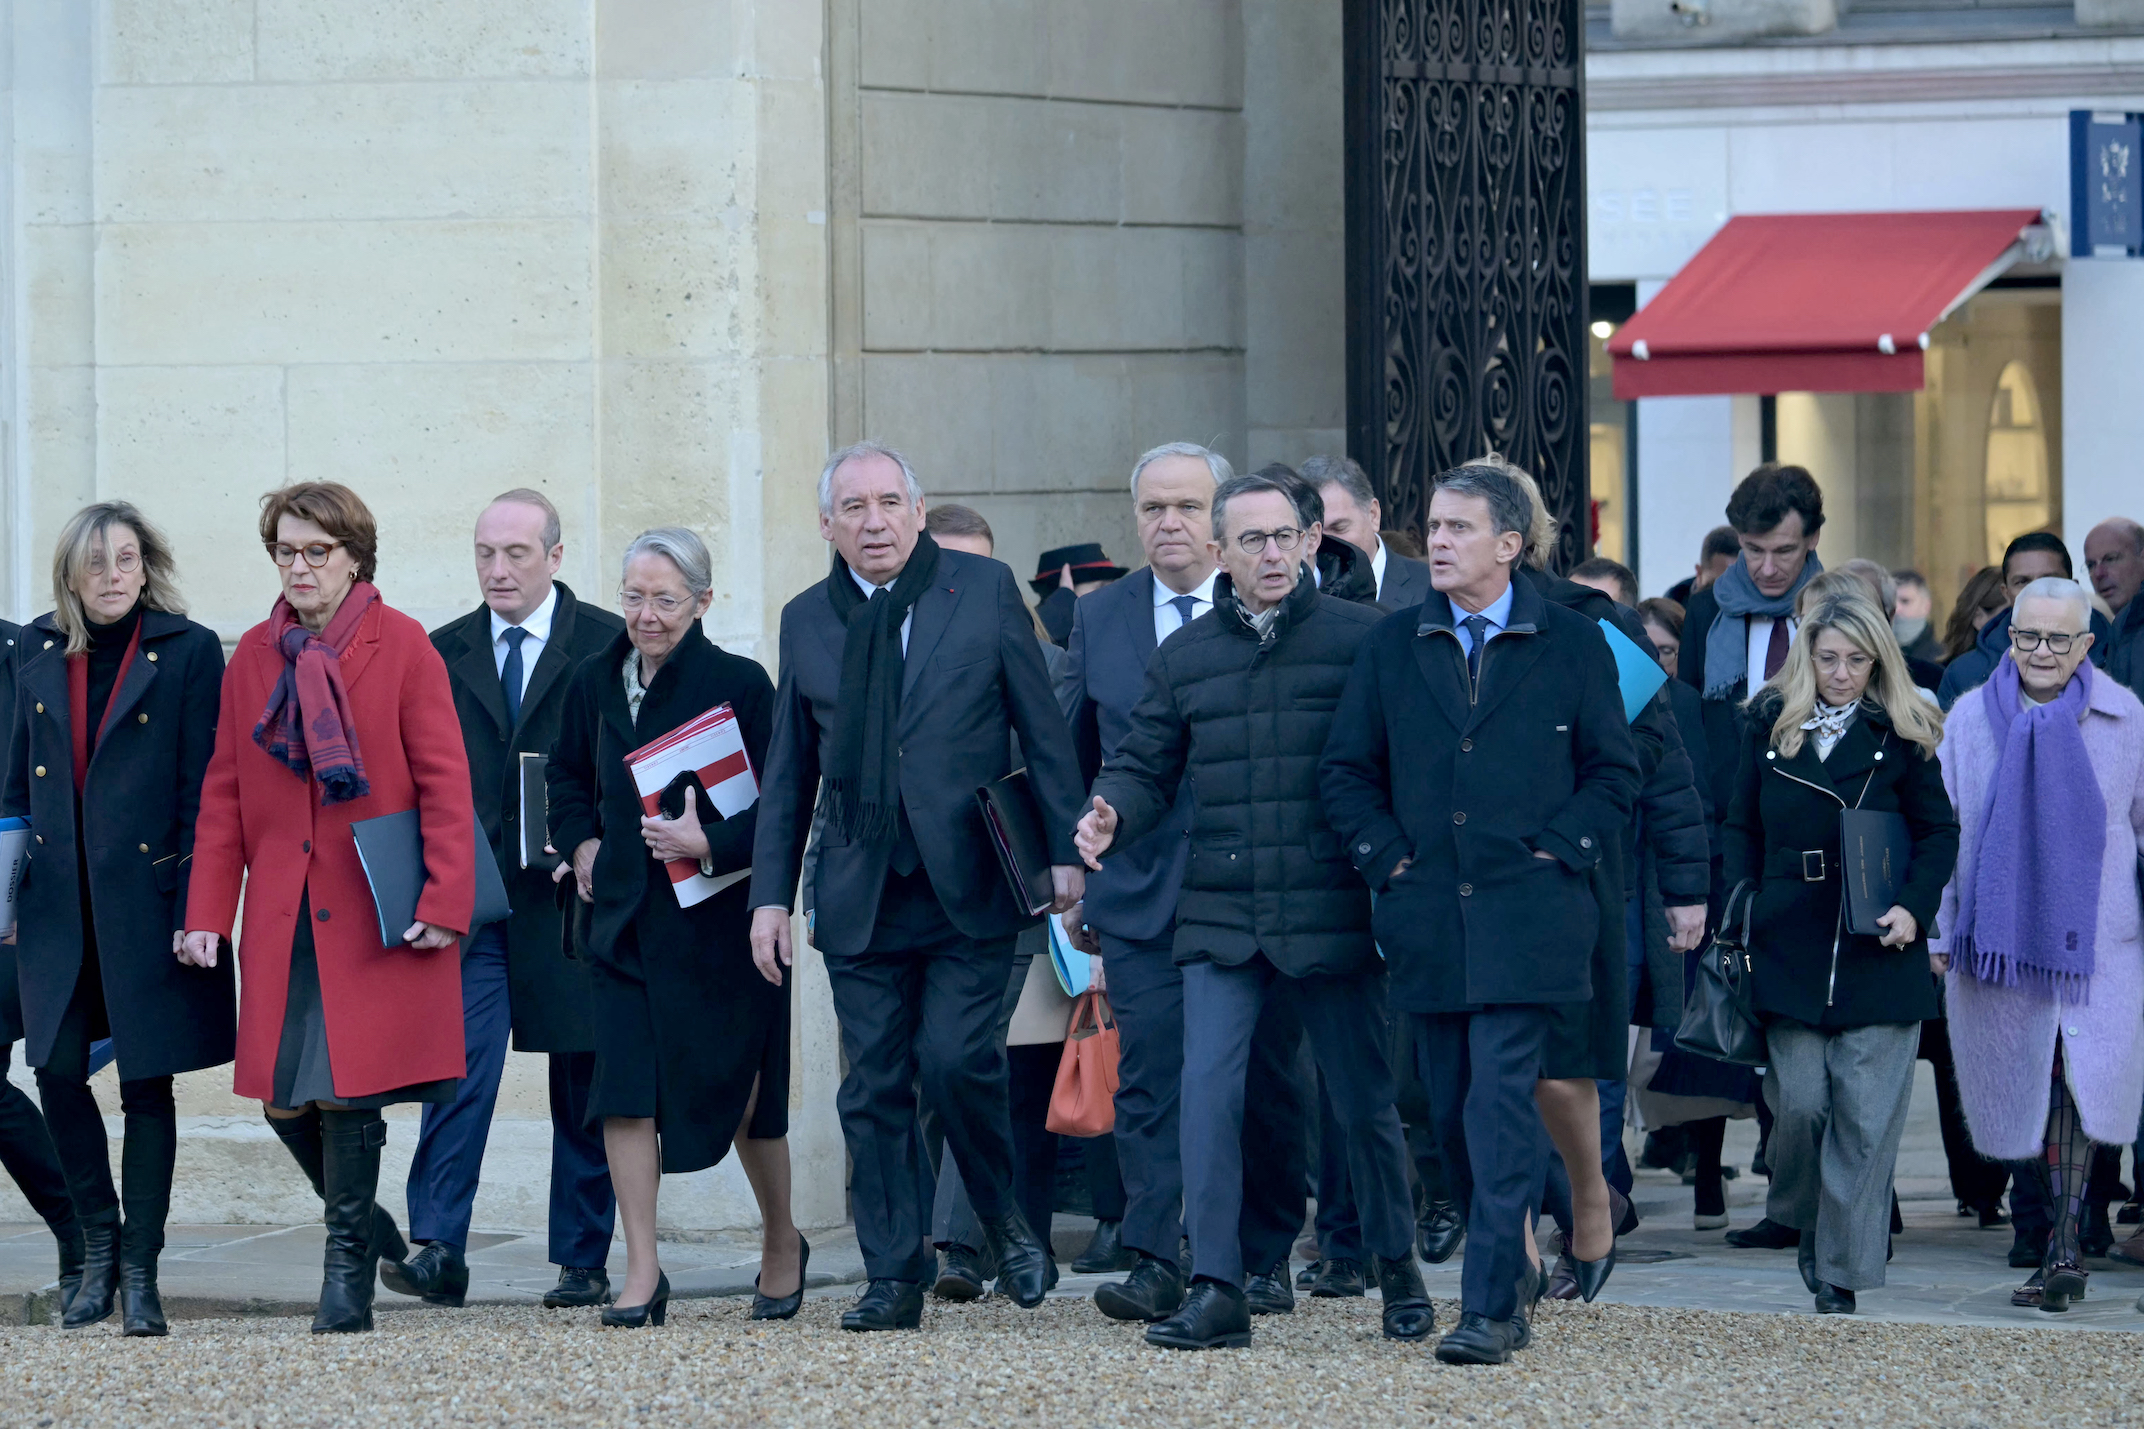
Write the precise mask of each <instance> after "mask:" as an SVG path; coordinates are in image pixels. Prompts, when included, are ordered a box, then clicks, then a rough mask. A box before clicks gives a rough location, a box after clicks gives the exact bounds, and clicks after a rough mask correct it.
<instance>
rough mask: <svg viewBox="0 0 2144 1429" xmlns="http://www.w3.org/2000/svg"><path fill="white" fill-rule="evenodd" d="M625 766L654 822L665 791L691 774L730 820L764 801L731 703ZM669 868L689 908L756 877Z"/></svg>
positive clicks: (681, 863) (685, 865) (676, 862)
mask: <svg viewBox="0 0 2144 1429" xmlns="http://www.w3.org/2000/svg"><path fill="white" fill-rule="evenodd" d="M625 767H626V768H627V769H630V770H631V771H632V773H633V788H634V790H635V791H636V792H638V793H639V795H640V806H641V807H642V808H643V809H646V810H647V811H648V816H649V817H650V818H655V817H658V816H660V814H661V807H660V805H661V799H662V793H663V790H665V789H667V788H669V787H670V781H671V780H673V779H675V778H677V776H678V775H680V774H682V773H684V772H685V771H686V770H691V771H692V772H693V773H694V774H697V775H698V776H699V779H700V785H701V787H702V788H704V789H706V790H707V795H708V798H709V799H710V800H712V801H713V803H714V806H715V808H716V809H718V810H720V811H721V814H722V817H723V818H725V819H734V818H736V817H737V816H738V815H739V814H741V813H743V812H744V811H745V810H746V809H749V808H751V807H752V805H753V804H755V803H757V802H758V801H759V780H758V778H757V777H756V776H755V775H754V774H753V773H752V759H751V756H750V755H748V754H746V753H745V750H744V733H743V731H741V730H739V729H738V727H737V712H736V711H735V710H732V709H731V708H730V707H729V706H728V705H727V704H720V705H716V706H715V707H714V708H713V709H711V710H709V711H707V713H705V714H702V715H698V716H695V717H694V718H693V719H691V720H689V721H688V722H686V723H684V724H681V725H679V726H678V727H677V728H676V729H673V730H671V731H670V732H669V733H668V734H666V735H664V736H663V737H662V738H660V739H657V740H654V741H652V742H650V743H648V744H644V745H642V746H641V747H640V748H638V749H636V750H634V751H633V752H632V753H631V754H628V755H626V756H625ZM664 866H665V867H667V868H668V869H669V870H670V891H671V892H673V893H675V894H676V895H677V901H678V905H679V906H680V907H683V908H690V907H692V906H693V905H694V904H696V903H701V902H705V901H706V900H707V899H709V898H712V897H714V896H715V895H716V894H717V893H720V892H721V891H722V890H723V889H725V888H727V887H729V886H730V885H731V884H733V883H736V882H737V881H739V880H740V879H743V878H747V877H749V876H750V875H751V872H752V870H751V869H749V868H740V869H738V870H737V871H736V872H734V873H725V874H721V875H719V876H717V877H715V878H707V877H704V876H703V875H702V874H701V873H700V865H699V864H698V863H696V862H695V861H693V860H692V859H689V858H674V859H671V860H670V861H669V862H668V863H667V864H665V865H664Z"/></svg>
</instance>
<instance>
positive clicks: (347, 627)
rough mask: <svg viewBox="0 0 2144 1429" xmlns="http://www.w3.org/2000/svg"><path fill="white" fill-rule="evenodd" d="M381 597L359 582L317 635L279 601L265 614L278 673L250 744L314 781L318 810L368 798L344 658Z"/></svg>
mask: <svg viewBox="0 0 2144 1429" xmlns="http://www.w3.org/2000/svg"><path fill="white" fill-rule="evenodd" d="M379 598H380V593H379V591H378V590H376V589H375V588H374V587H373V586H372V584H371V583H370V582H368V581H359V582H357V584H355V585H353V586H351V587H350V593H349V594H348V595H346V596H344V597H343V601H342V608H341V609H340V610H338V611H336V612H335V618H334V619H333V620H331V621H329V622H328V628H327V629H326V630H325V631H323V632H322V633H321V634H319V635H315V634H313V633H312V632H311V631H309V630H307V629H306V628H305V627H304V626H303V625H301V624H299V622H298V615H297V612H296V611H294V610H292V609H291V608H290V602H289V601H287V600H284V599H282V598H280V597H278V598H277V600H276V603H275V609H274V610H273V611H271V612H269V615H268V639H269V641H270V642H271V643H272V644H273V645H274V646H275V648H276V649H277V650H279V651H281V652H282V655H283V673H282V674H280V675H278V676H277V677H276V682H275V689H274V691H273V692H271V693H270V694H269V696H268V708H267V709H265V710H263V711H261V719H260V723H259V724H256V725H255V726H253V742H254V743H255V744H257V745H259V746H260V747H261V748H262V749H264V750H266V751H267V753H268V757H269V758H270V759H273V760H275V761H276V762H277V763H278V764H281V765H283V766H284V767H285V768H287V769H289V770H290V772H291V773H293V774H295V775H297V776H298V777H299V778H300V779H318V780H319V781H320V802H321V803H323V804H344V803H348V802H349V801H350V800H352V799H362V798H363V797H364V796H365V795H367V794H369V793H371V792H372V786H371V785H370V784H369V783H367V782H366V780H365V757H364V755H363V754H361V753H360V752H359V751H358V747H357V725H356V722H355V721H354V720H353V719H352V718H351V717H350V692H349V691H348V690H346V689H344V688H343V683H342V652H343V651H344V650H345V649H346V648H347V647H348V646H349V644H350V637H351V636H352V635H354V634H356V633H357V623H358V622H359V621H360V620H362V619H364V616H365V611H366V610H367V609H369V608H370V607H371V605H372V603H373V602H374V601H376V600H378V599H379Z"/></svg>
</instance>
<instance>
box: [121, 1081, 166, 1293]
mask: <svg viewBox="0 0 2144 1429" xmlns="http://www.w3.org/2000/svg"><path fill="white" fill-rule="evenodd" d="M119 1106H120V1110H121V1112H122V1113H124V1115H125V1118H126V1140H125V1141H124V1143H123V1144H122V1146H121V1149H120V1154H119V1204H120V1207H121V1209H122V1210H123V1211H124V1213H125V1218H126V1219H125V1223H124V1225H123V1226H122V1228H121V1230H120V1232H119V1309H120V1315H121V1318H122V1321H123V1332H124V1333H126V1334H129V1335H162V1334H167V1333H169V1331H168V1328H167V1327H166V1325H165V1323H164V1302H163V1300H162V1298H161V1297H160V1296H159V1295H158V1294H157V1288H156V1258H157V1256H158V1255H159V1254H160V1253H162V1251H163V1249H164V1223H165V1221H167V1220H168V1219H170V1216H171V1173H172V1168H173V1166H174V1165H175V1163H176V1162H177V1160H178V1154H179V1117H178V1111H177V1109H176V1107H175V1106H174V1105H173V1103H172V1098H171V1078H169V1077H144V1078H141V1079H140V1080H138V1081H128V1082H121V1083H120V1084H119Z"/></svg>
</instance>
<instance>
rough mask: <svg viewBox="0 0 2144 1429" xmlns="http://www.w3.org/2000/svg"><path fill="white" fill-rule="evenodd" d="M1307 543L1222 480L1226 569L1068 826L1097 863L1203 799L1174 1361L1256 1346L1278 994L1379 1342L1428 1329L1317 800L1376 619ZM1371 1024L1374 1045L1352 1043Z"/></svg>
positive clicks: (1187, 987) (1391, 1119)
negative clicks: (1183, 805)
mask: <svg viewBox="0 0 2144 1429" xmlns="http://www.w3.org/2000/svg"><path fill="white" fill-rule="evenodd" d="M1318 538H1319V532H1318V528H1317V522H1316V521H1315V520H1314V519H1310V518H1308V517H1307V516H1306V514H1305V512H1304V511H1303V509H1302V507H1301V506H1300V505H1298V504H1297V499H1296V496H1295V493H1294V491H1293V490H1292V489H1291V484H1290V483H1288V482H1285V481H1283V480H1282V479H1280V478H1279V477H1278V476H1274V475H1268V474H1266V473H1260V474H1259V475H1256V476H1239V477H1236V478H1234V479H1232V480H1230V481H1226V482H1223V483H1222V484H1221V487H1220V489H1219V490H1218V491H1216V492H1215V493H1214V498H1213V536H1212V537H1211V539H1210V542H1209V544H1210V545H1211V546H1212V548H1213V552H1214V556H1215V558H1216V559H1217V560H1218V561H1219V562H1220V564H1221V565H1222V566H1223V568H1224V571H1225V575H1224V577H1223V579H1221V580H1218V581H1216V582H1215V584H1214V608H1213V610H1212V611H1210V612H1209V613H1207V614H1206V615H1203V616H1200V617H1199V618H1198V619H1196V620H1194V621H1192V622H1191V623H1190V624H1189V625H1187V626H1185V627H1184V628H1183V629H1181V630H1178V631H1177V632H1176V633H1174V634H1173V635H1171V636H1170V637H1169V638H1168V639H1167V640H1165V641H1163V642H1162V645H1161V648H1160V649H1159V650H1157V651H1156V652H1155V653H1154V658H1153V660H1152V661H1151V662H1150V663H1149V664H1148V666H1147V678H1146V690H1145V693H1144V694H1143V695H1142V696H1141V698H1140V701H1139V704H1138V706H1137V707H1136V708H1134V709H1133V711H1132V715H1131V727H1130V729H1129V730H1128V731H1127V732H1126V734H1125V735H1124V737H1123V739H1122V740H1120V741H1119V742H1118V745H1117V750H1116V753H1115V754H1114V755H1112V756H1111V758H1110V760H1109V762H1108V763H1107V764H1105V765H1103V766H1102V772H1101V774H1100V776H1099V777H1098V778H1097V779H1096V780H1095V782H1094V797H1093V807H1092V808H1091V809H1090V810H1089V811H1088V812H1087V813H1085V814H1084V815H1082V816H1081V819H1080V831H1079V844H1080V851H1081V853H1082V855H1083V856H1085V857H1086V858H1087V860H1088V862H1089V865H1090V867H1097V866H1103V865H1101V864H1100V859H1101V858H1102V856H1103V855H1104V854H1105V853H1107V852H1109V851H1110V849H1111V848H1112V847H1114V845H1115V843H1116V841H1117V840H1118V839H1119V838H1122V839H1123V840H1124V841H1125V842H1126V843H1127V844H1132V843H1135V842H1136V841H1137V840H1139V839H1141V838H1144V837H1145V836H1147V835H1148V834H1149V833H1150V832H1151V831H1152V830H1153V829H1155V828H1156V827H1158V826H1160V825H1161V824H1162V822H1163V821H1164V820H1165V819H1166V818H1168V817H1169V815H1170V813H1171V811H1172V809H1174V807H1175V806H1176V801H1177V797H1178V791H1179V790H1180V789H1182V788H1184V787H1186V786H1189V787H1191V788H1192V789H1194V790H1196V793H1197V799H1196V803H1195V805H1194V807H1193V812H1192V820H1191V838H1190V840H1189V842H1190V859H1189V864H1188V867H1187V870H1186V872H1185V874H1184V883H1183V890H1182V893H1181V894H1180V896H1179V897H1178V900H1177V907H1176V935H1175V955H1176V960H1177V962H1178V963H1179V964H1181V965H1182V967H1183V986H1184V993H1183V997H1184V1074H1183V1104H1182V1112H1181V1115H1182V1126H1183V1131H1182V1136H1183V1164H1184V1211H1185V1215H1184V1219H1185V1221H1186V1223H1187V1225H1188V1226H1189V1229H1190V1232H1191V1254H1192V1277H1193V1278H1192V1284H1191V1292H1190V1294H1189V1295H1188V1296H1187V1297H1186V1299H1185V1301H1184V1303H1183V1305H1182V1307H1181V1308H1179V1309H1178V1310H1177V1311H1176V1313H1175V1314H1173V1315H1170V1316H1168V1317H1167V1318H1166V1319H1163V1320H1161V1321H1158V1322H1157V1323H1155V1324H1153V1325H1150V1326H1149V1327H1148V1329H1147V1333H1146V1338H1147V1342H1148V1343H1149V1344H1153V1345H1158V1346H1161V1347H1164V1348H1168V1349H1212V1348H1218V1347H1223V1346H1241V1345H1247V1344H1249V1343H1250V1339H1251V1328H1250V1306H1249V1304H1248V1302H1247V1300H1246V1297H1245V1295H1244V1292H1243V1290H1242V1288H1241V1287H1242V1282H1243V1280H1244V1278H1245V1276H1244V1272H1245V1270H1246V1268H1247V1267H1246V1266H1245V1265H1244V1264H1243V1260H1242V1254H1241V1242H1240V1239H1239V1230H1238V1220H1239V1216H1240V1214H1241V1207H1242V1200H1243V1164H1242V1136H1243V1104H1244V1077H1245V1070H1246V1067H1247V1064H1248V1061H1249V1057H1250V1047H1251V1043H1252V1040H1253V1037H1254V1033H1255V1029H1256V1027H1257V1025H1258V1023H1259V1021H1260V1020H1261V1018H1262V1016H1263V1014H1264V1011H1265V1008H1266V1006H1267V1004H1268V1003H1270V1002H1273V1001H1285V1002H1288V1003H1291V1004H1293V1005H1294V1006H1295V1007H1296V1008H1297V1009H1298V1011H1299V1013H1300V1015H1301V1019H1302V1024H1303V1028H1304V1031H1305V1032H1307V1033H1308V1034H1309V1039H1310V1045H1311V1050H1312V1053H1313V1055H1314V1056H1315V1058H1316V1060H1317V1064H1318V1069H1319V1071H1320V1072H1322V1073H1323V1074H1324V1077H1325V1081H1326V1085H1327V1086H1328V1088H1329V1089H1330V1091H1331V1094H1332V1102H1333V1109H1334V1112H1335V1114H1336V1115H1337V1117H1338V1118H1339V1120H1340V1122H1341V1124H1342V1125H1343V1126H1344V1127H1345V1128H1346V1133H1347V1143H1348V1164H1349V1172H1350V1178H1351V1181H1352V1183H1353V1185H1354V1187H1355V1190H1356V1199H1357V1201H1358V1203H1359V1207H1360V1212H1361V1216H1362V1221H1363V1239H1364V1241H1365V1242H1366V1243H1367V1244H1368V1246H1369V1249H1370V1250H1371V1252H1372V1253H1373V1254H1374V1255H1375V1256H1376V1264H1377V1279H1378V1283H1379V1285H1380V1287H1381V1289H1382V1290H1383V1292H1384V1329H1385V1333H1386V1334H1387V1335H1388V1336H1391V1337H1392V1338H1395V1339H1406V1340H1418V1339H1421V1338H1423V1337H1424V1336H1426V1335H1427V1334H1428V1333H1429V1332H1430V1329H1431V1327H1432V1326H1433V1325H1434V1323H1435V1317H1434V1316H1433V1314H1432V1313H1431V1311H1430V1306H1429V1300H1428V1298H1427V1296H1426V1295H1425V1293H1424V1292H1423V1288H1422V1276H1421V1270H1420V1269H1419V1268H1418V1267H1417V1266H1416V1265H1415V1262H1414V1216H1413V1213H1412V1207H1411V1203H1410V1199H1409V1193H1408V1188H1407V1169H1406V1147H1405V1143H1404V1141H1403V1139H1402V1136H1401V1132H1400V1122H1399V1114H1398V1112H1397V1111H1396V1110H1395V1109H1394V1106H1393V1098H1394V1087H1393V1081H1392V1069H1391V1065H1390V1062H1389V1061H1388V1059H1387V1057H1386V1052H1385V1044H1386V1039H1385V1038H1384V1037H1383V1036H1382V1035H1381V1034H1382V1030H1383V1028H1384V1026H1385V1023H1384V1015H1383V1013H1384V974H1383V970H1382V969H1381V967H1380V966H1379V962H1378V957H1377V949H1376V947H1375V946H1374V945H1373V944H1372V942H1371V939H1370V900H1369V895H1368V893H1367V891H1366V890H1365V889H1364V888H1363V886H1362V880H1361V879H1359V878H1357V877H1356V876H1355V875H1354V873H1353V871H1352V870H1351V869H1350V867H1349V865H1348V861H1347V860H1346V859H1345V858H1344V857H1342V855H1341V852H1340V847H1339V844H1338V842H1337V841H1336V839H1335V838H1334V835H1333V830H1332V827H1331V825H1329V824H1328V823H1327V822H1326V818H1325V811H1324V808H1323V806H1322V805H1321V804H1320V802H1319V799H1318V780H1317V768H1318V756H1319V754H1320V752H1321V751H1322V750H1323V749H1324V747H1325V735H1326V728H1327V725H1328V722H1329V721H1330V719H1331V713H1330V712H1331V710H1332V708H1333V704H1334V701H1335V700H1336V699H1337V698H1338V695H1339V692H1340V689H1341V687H1342V685H1343V684H1344V683H1345V682H1346V680H1347V675H1348V670H1349V668H1350V667H1351V666H1352V664H1353V663H1354V658H1355V650H1356V647H1357V646H1358V645H1359V644H1360V643H1361V641H1362V639H1363V638H1364V636H1365V635H1367V633H1368V632H1369V631H1370V629H1371V628H1372V627H1373V626H1374V625H1376V623H1377V622H1378V620H1379V619H1380V612H1379V611H1377V610H1376V609H1374V608H1372V607H1369V606H1363V605H1358V604H1355V603H1353V602H1350V601H1344V600H1339V599H1336V598H1335V597H1333V596H1329V595H1323V594H1321V593H1320V592H1319V588H1318V586H1317V585H1316V583H1315V582H1314V581H1313V580H1312V578H1311V576H1310V570H1311V562H1313V561H1315V560H1316V558H1317V555H1318ZM1365 1015H1367V1016H1368V1017H1369V1018H1370V1020H1371V1022H1372V1027H1373V1031H1374V1033H1375V1034H1377V1035H1372V1036H1368V1037H1365V1036H1364V1035H1363V1033H1364V1025H1363V1024H1364V1019H1365Z"/></svg>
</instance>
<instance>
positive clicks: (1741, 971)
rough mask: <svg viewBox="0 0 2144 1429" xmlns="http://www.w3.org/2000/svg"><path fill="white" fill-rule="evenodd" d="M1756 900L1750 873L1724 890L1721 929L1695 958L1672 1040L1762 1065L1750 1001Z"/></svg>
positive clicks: (1699, 1051)
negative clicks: (1738, 919)
mask: <svg viewBox="0 0 2144 1429" xmlns="http://www.w3.org/2000/svg"><path fill="white" fill-rule="evenodd" d="M1745 893H1747V894H1748V896H1747V897H1746V898H1745V897H1743V895H1744V894H1745ZM1737 899H1741V900H1742V924H1741V927H1740V928H1739V929H1737V928H1736V927H1735V921H1734V916H1735V901H1736V900H1737ZM1756 904H1757V886H1756V884H1755V882H1754V881H1752V880H1750V879H1746V878H1745V879H1743V880H1742V881H1741V882H1740V883H1738V884H1736V885H1735V890H1734V892H1732V893H1730V894H1728V895H1727V902H1726V904H1725V905H1724V906H1723V907H1722V909H1721V910H1720V928H1719V931H1718V932H1716V933H1715V934H1713V937H1712V946H1711V947H1709V948H1707V949H1705V955H1704V956H1703V957H1701V958H1699V959H1698V960H1697V983H1696V985H1695V986H1694V987H1692V988H1691V989H1690V998H1689V1001H1688V1002H1686V1003H1684V1004H1683V1009H1682V1024H1681V1025H1680V1026H1678V1027H1677V1028H1676V1029H1675V1045H1676V1046H1677V1047H1680V1048H1681V1049H1682V1050H1683V1051H1685V1052H1691V1053H1694V1054H1696V1055H1697V1056H1700V1057H1710V1058H1711V1059H1712V1060H1713V1061H1715V1062H1726V1063H1729V1064H1731V1065H1733V1066H1737V1067H1762V1066H1765V1065H1767V1063H1768V1061H1769V1058H1768V1056H1767V1054H1766V1051H1765V1045H1764V1027H1763V1025H1762V1024H1761V1023H1759V1022H1758V1021H1757V1019H1756V1017H1755V1015H1754V1014H1752V1013H1751V1012H1750V1006H1749V1002H1750V957H1749V923H1750V915H1751V913H1752V911H1753V910H1754V909H1755V907H1756Z"/></svg>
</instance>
